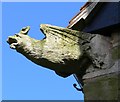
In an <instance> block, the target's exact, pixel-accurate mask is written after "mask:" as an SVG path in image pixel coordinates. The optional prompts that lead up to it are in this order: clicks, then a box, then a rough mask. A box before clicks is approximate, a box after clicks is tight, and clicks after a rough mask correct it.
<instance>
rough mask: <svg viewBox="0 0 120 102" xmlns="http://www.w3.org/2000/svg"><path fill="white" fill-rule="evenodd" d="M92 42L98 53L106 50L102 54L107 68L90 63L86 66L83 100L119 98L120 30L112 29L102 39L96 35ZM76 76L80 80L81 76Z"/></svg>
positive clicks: (83, 78)
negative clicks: (98, 67)
mask: <svg viewBox="0 0 120 102" xmlns="http://www.w3.org/2000/svg"><path fill="white" fill-rule="evenodd" d="M93 44H94V45H93V46H94V47H95V49H96V50H99V52H100V53H105V51H107V55H105V56H104V62H105V64H106V65H107V68H105V69H104V68H103V69H95V68H93V66H92V65H91V66H90V67H89V68H87V70H86V72H85V73H86V74H85V75H84V76H83V77H82V81H83V83H84V85H83V90H84V98H85V101H87V100H109V101H110V100H119V99H120V85H119V82H120V68H119V66H120V31H119V30H116V31H113V32H112V33H111V35H110V36H104V37H102V39H100V37H98V38H97V39H96V40H94V42H93ZM96 50H95V51H96ZM101 55H102V54H101ZM103 55H104V54H103ZM77 77H78V79H79V80H80V81H81V77H79V75H78V76H77Z"/></svg>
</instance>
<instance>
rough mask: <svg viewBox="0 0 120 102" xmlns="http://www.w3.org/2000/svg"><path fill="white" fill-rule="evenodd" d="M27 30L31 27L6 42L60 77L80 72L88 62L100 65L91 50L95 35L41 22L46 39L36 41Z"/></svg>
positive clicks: (41, 28)
mask: <svg viewBox="0 0 120 102" xmlns="http://www.w3.org/2000/svg"><path fill="white" fill-rule="evenodd" d="M29 30H30V27H29V26H27V27H25V28H22V29H21V31H20V32H19V33H17V34H15V35H14V36H9V37H8V40H7V42H8V43H9V44H10V47H11V48H12V49H16V51H17V52H19V53H21V54H23V55H24V56H25V57H26V58H28V59H29V60H31V61H32V62H34V63H36V64H38V65H41V66H43V67H46V68H49V69H51V70H54V71H55V72H56V73H57V74H58V75H60V76H62V77H67V76H69V75H71V74H76V73H79V72H80V71H81V68H85V67H87V66H89V65H90V63H93V64H94V65H95V66H96V67H101V65H102V64H100V63H101V62H99V61H97V60H96V59H97V57H96V58H95V56H94V54H92V52H91V43H90V42H91V40H92V39H93V38H94V37H95V36H96V35H95V34H89V33H84V32H79V31H76V30H71V29H68V28H62V27H57V26H52V25H48V24H41V25H40V30H41V31H42V32H43V34H44V35H45V38H44V39H43V40H36V39H34V38H31V37H29V36H28V35H27V34H28V31H29ZM94 59H95V60H94ZM89 62H90V63H89Z"/></svg>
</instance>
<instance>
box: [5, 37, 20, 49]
mask: <svg viewBox="0 0 120 102" xmlns="http://www.w3.org/2000/svg"><path fill="white" fill-rule="evenodd" d="M7 43H8V44H9V45H10V48H12V49H15V48H16V45H18V43H17V40H16V39H15V38H12V37H8V40H7Z"/></svg>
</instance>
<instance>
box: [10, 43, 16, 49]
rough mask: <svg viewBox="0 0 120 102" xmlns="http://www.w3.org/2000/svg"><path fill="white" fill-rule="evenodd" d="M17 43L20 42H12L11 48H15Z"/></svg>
mask: <svg viewBox="0 0 120 102" xmlns="http://www.w3.org/2000/svg"><path fill="white" fill-rule="evenodd" d="M17 45H18V43H12V44H10V48H11V49H15V48H16V46H17Z"/></svg>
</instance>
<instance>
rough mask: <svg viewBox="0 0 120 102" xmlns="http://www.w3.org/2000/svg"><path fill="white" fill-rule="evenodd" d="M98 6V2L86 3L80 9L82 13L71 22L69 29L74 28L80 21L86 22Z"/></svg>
mask: <svg viewBox="0 0 120 102" xmlns="http://www.w3.org/2000/svg"><path fill="white" fill-rule="evenodd" d="M97 5H98V2H86V3H85V5H84V6H82V7H81V8H80V12H79V13H78V14H77V15H76V16H74V17H73V18H72V19H71V20H70V22H69V25H68V26H67V27H68V28H72V27H73V26H74V25H75V24H76V23H78V22H79V21H80V20H86V19H87V18H88V16H89V15H90V14H91V13H92V12H93V10H94V9H95V8H96V6H97Z"/></svg>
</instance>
